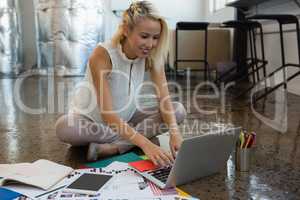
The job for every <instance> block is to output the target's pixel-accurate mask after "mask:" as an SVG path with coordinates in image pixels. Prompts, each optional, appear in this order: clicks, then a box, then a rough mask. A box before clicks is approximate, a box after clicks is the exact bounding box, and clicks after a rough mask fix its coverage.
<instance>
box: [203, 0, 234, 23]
mask: <svg viewBox="0 0 300 200" xmlns="http://www.w3.org/2000/svg"><path fill="white" fill-rule="evenodd" d="M209 1H211V0H203V1H202V4H203V5H202V6H203V8H204V11H205V12H204V19H205V20H206V21H208V22H211V23H221V22H224V21H228V20H234V17H235V9H234V8H232V7H225V8H222V9H220V10H217V11H216V12H213V13H211V12H210V11H209Z"/></svg>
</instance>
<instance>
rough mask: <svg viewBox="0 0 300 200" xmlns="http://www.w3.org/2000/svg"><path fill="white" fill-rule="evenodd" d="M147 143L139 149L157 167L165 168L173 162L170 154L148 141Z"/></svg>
mask: <svg viewBox="0 0 300 200" xmlns="http://www.w3.org/2000/svg"><path fill="white" fill-rule="evenodd" d="M146 140H147V141H146V142H145V144H144V145H143V146H142V147H141V148H142V150H143V151H144V153H145V154H146V156H147V157H148V158H149V159H150V160H151V161H152V162H153V163H154V164H155V165H157V166H161V167H163V166H167V165H171V164H172V163H173V162H174V158H173V157H172V155H171V153H170V152H167V151H165V150H163V149H162V148H161V147H159V146H157V145H156V144H153V143H152V142H151V141H150V140H148V139H146Z"/></svg>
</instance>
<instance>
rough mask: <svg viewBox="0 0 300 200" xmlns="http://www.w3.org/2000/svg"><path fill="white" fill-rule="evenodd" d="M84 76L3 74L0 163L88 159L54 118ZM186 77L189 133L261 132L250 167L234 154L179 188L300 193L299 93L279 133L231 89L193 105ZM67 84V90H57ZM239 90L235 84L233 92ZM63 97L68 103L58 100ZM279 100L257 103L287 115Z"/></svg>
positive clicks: (263, 197)
mask: <svg viewBox="0 0 300 200" xmlns="http://www.w3.org/2000/svg"><path fill="white" fill-rule="evenodd" d="M80 79H81V78H80V77H75V78H74V77H73V78H64V79H63V78H55V79H51V78H50V79H47V77H32V78H27V79H26V80H24V82H20V80H18V81H17V82H16V79H0V113H1V116H0V163H15V162H31V161H34V160H37V159H40V158H45V159H49V160H53V161H56V162H59V163H62V164H66V165H70V166H72V167H78V166H80V165H81V164H83V163H84V162H85V151H86V149H85V148H71V147H70V146H69V145H67V144H63V143H61V142H60V141H59V140H58V139H57V138H56V136H55V131H54V124H55V120H56V119H57V117H58V116H59V115H60V114H62V113H64V112H66V111H67V107H68V99H69V96H70V93H71V91H72V89H73V88H74V85H75V84H76V83H77V82H78V81H79V80H80ZM181 79H182V78H179V80H178V82H179V83H181V85H182V86H183V97H184V98H183V99H182V102H183V103H184V104H185V106H186V107H187V109H188V111H189V113H188V116H187V119H186V120H185V123H184V125H182V126H181V130H182V133H183V134H184V135H185V137H189V136H191V135H195V134H204V132H205V129H207V128H208V127H209V126H210V125H211V123H216V122H217V123H232V124H234V125H236V126H242V127H244V128H245V129H247V130H250V131H255V132H257V135H258V137H257V144H256V147H255V148H254V150H253V163H252V166H251V167H252V168H251V170H250V172H249V173H241V172H237V171H236V170H235V165H234V157H233V156H232V157H231V158H230V160H229V161H228V163H227V167H224V170H223V171H222V172H221V173H219V174H215V175H212V176H209V177H205V178H202V179H200V180H198V181H195V182H192V183H190V184H187V185H184V186H181V187H180V188H182V189H183V190H185V191H186V192H188V193H190V194H191V195H193V196H195V197H199V198H201V200H212V199H242V200H244V199H259V200H269V199H283V200H287V199H291V200H295V199H300V106H299V102H300V97H299V96H296V95H292V94H289V95H288V101H287V104H288V107H287V108H288V118H287V132H286V133H280V132H278V131H276V130H274V129H272V128H270V127H269V126H267V125H266V124H265V123H263V122H262V120H259V119H258V118H257V117H256V116H255V113H254V112H253V110H252V109H251V107H249V106H247V102H246V101H245V100H238V101H237V100H235V101H231V100H230V98H229V97H230V96H231V95H228V96H227V97H226V98H225V104H224V105H225V106H224V107H223V106H221V105H222V104H221V101H220V99H208V98H204V97H202V98H200V97H199V98H198V99H196V101H195V102H194V103H191V105H190V106H189V104H188V102H190V101H189V100H188V97H189V96H192V95H193V92H194V91H195V86H196V83H197V80H198V79H197V78H194V79H192V82H193V84H191V86H190V87H187V86H186V85H185V80H181ZM19 86H20V88H19V89H18V87H19ZM62 88H63V89H64V92H63V93H62V95H61V94H57V91H58V90H61V89H62ZM237 91H238V90H231V94H233V93H236V92H237ZM189 93H190V94H189ZM204 93H206V90H203V89H200V90H198V93H197V94H204ZM18 95H19V97H18ZM18 99H21V100H22V101H17V100H18ZM58 99H59V100H60V102H63V103H60V104H58V103H57V102H58ZM22 103H24V105H22ZM276 104H278V108H283V105H284V104H283V103H282V102H278V100H276V101H275V97H274V96H273V97H269V98H268V99H267V100H266V101H265V103H259V104H258V105H256V107H255V108H254V109H255V110H256V111H257V112H258V114H261V115H264V116H266V117H269V118H272V117H273V116H277V114H278V113H281V114H280V115H279V116H283V112H282V111H280V110H278V109H277V112H275V108H276ZM24 106H27V108H26V107H24ZM197 106H198V111H197V109H196V108H197ZM21 108H23V109H21ZM222 108H224V112H223V110H222ZM28 109H33V110H30V111H31V112H36V114H28V111H29V110H28ZM199 109H202V110H205V111H208V110H209V111H216V112H215V113H214V114H207V113H203V112H199ZM263 121H265V120H263ZM283 122H284V121H282V122H279V125H283V124H284V123H283ZM195 124H198V127H196V126H195ZM188 125H190V126H188ZM193 125H194V126H193ZM191 127H193V128H194V129H193V130H192V129H191ZM281 127H282V126H281ZM191 132H192V133H191ZM216 148H217V147H216Z"/></svg>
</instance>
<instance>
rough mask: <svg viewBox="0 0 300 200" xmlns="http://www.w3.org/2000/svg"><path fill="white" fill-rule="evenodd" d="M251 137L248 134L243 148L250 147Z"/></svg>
mask: <svg viewBox="0 0 300 200" xmlns="http://www.w3.org/2000/svg"><path fill="white" fill-rule="evenodd" d="M252 141H253V135H252V134H249V135H248V137H247V140H246V145H245V148H250V147H251V146H252Z"/></svg>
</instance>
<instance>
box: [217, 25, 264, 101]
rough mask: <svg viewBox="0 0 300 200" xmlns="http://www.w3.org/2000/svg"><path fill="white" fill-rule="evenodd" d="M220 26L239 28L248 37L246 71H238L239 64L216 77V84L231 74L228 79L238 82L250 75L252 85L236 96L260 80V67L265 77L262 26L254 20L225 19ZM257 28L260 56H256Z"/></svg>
mask: <svg viewBox="0 0 300 200" xmlns="http://www.w3.org/2000/svg"><path fill="white" fill-rule="evenodd" d="M222 27H227V28H235V29H239V30H241V31H245V32H246V34H247V35H248V38H249V47H250V48H249V49H250V58H245V59H246V64H247V67H246V70H247V72H246V73H243V74H241V73H239V68H240V66H236V67H235V68H231V69H229V70H228V71H226V72H225V73H224V74H222V75H221V76H219V78H218V79H217V82H216V83H217V84H219V83H220V82H223V80H226V78H227V79H228V77H230V76H233V78H231V79H230V81H235V82H239V81H242V80H244V79H246V78H248V77H249V76H252V85H251V86H250V87H248V88H247V89H245V90H244V91H242V92H241V93H239V94H238V95H237V96H241V95H244V94H245V93H247V92H249V91H250V90H251V89H252V88H253V87H254V85H255V83H256V82H259V81H260V80H261V78H260V71H261V69H262V71H263V76H262V78H265V77H266V65H267V63H268V62H267V61H266V60H265V49H264V39H263V31H262V26H261V24H260V23H258V22H255V21H238V20H236V21H226V22H223V24H222ZM257 30H259V32H260V34H259V36H260V42H261V44H260V47H261V58H259V57H258V53H257V47H256V32H257ZM233 71H236V72H235V74H234V75H232V73H233Z"/></svg>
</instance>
